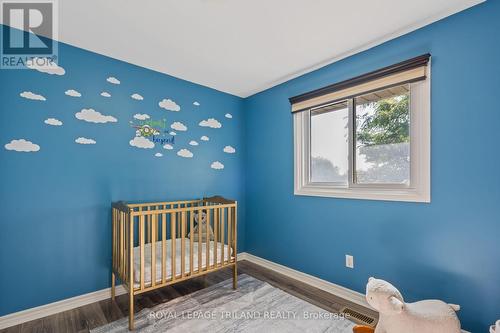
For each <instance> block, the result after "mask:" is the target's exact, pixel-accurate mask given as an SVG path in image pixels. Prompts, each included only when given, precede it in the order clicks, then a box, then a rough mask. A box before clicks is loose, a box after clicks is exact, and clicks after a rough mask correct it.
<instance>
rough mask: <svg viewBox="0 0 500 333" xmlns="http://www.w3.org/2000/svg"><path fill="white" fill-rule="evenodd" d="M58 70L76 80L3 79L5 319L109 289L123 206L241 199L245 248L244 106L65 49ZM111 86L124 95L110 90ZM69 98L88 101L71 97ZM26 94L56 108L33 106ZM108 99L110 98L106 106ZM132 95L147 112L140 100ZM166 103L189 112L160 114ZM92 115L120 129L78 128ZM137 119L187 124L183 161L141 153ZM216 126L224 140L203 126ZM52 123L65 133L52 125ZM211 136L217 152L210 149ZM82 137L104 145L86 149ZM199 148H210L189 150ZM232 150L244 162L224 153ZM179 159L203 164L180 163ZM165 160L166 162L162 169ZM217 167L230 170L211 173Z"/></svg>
mask: <svg viewBox="0 0 500 333" xmlns="http://www.w3.org/2000/svg"><path fill="white" fill-rule="evenodd" d="M59 59H60V63H59V64H60V65H61V66H62V67H63V68H64V69H65V71H66V74H65V75H62V76H58V75H49V74H45V73H41V72H39V71H36V70H0V86H1V89H0V101H1V106H0V108H1V112H0V143H1V145H0V171H1V173H0V184H1V185H0V202H1V209H0V244H1V245H0V316H1V315H5V314H7V313H11V312H15V311H19V310H23V309H26V308H31V307H34V306H38V305H41V304H46V303H50V302H54V301H58V300H61V299H65V298H68V297H72V296H76V295H80V294H84V293H88V292H91V291H95V290H100V289H103V288H106V287H108V286H109V285H110V264H111V243H110V240H111V233H110V231H111V224H110V223H111V222H110V221H111V220H110V219H111V217H110V211H111V208H110V205H111V202H112V201H116V200H130V201H137V200H140V201H149V200H169V199H174V200H175V199H185V198H200V197H202V196H208V195H214V194H220V195H223V196H226V197H230V198H235V199H237V200H239V201H240V202H239V208H240V209H239V211H240V215H241V216H240V221H239V227H240V229H239V235H240V242H239V245H240V247H243V246H244V243H243V242H244V239H245V237H244V234H243V233H244V221H243V217H244V202H243V200H242V199H243V198H244V195H243V194H244V192H243V191H244V183H243V159H244V141H243V139H244V132H243V129H244V128H243V114H242V99H240V98H238V97H235V96H231V95H228V94H224V93H221V92H218V91H215V90H212V89H209V88H206V87H202V86H199V85H195V84H192V83H189V82H186V81H183V80H179V79H176V78H173V77H170V76H167V75H164V74H160V73H157V72H154V71H150V70H146V69H143V68H140V67H137V66H133V65H130V64H127V63H124V62H120V61H117V60H114V59H111V58H107V57H104V56H101V55H97V54H95V53H91V52H87V51H84V50H81V49H78V48H75V47H72V46H68V45H65V44H59ZM109 76H115V77H117V78H118V79H119V80H120V81H121V84H119V85H113V84H111V83H108V82H107V81H106V78H107V77H109ZM68 89H75V90H77V91H79V92H80V93H81V94H82V97H79V98H78V97H70V96H66V95H65V93H64V92H65V91H66V90H68ZM23 91H32V92H34V93H37V94H41V95H43V96H44V97H45V98H46V101H36V100H29V99H24V98H22V97H20V96H19V94H20V93H21V92H23ZM102 91H107V92H109V93H110V94H111V97H110V98H106V97H102V96H100V93H101V92H102ZM132 93H139V94H141V95H142V96H143V97H144V100H142V101H138V100H134V99H132V98H130V95H131V94H132ZM164 98H170V99H172V100H174V101H175V102H176V103H177V104H178V105H180V107H181V110H180V111H179V112H172V111H167V110H165V109H162V108H160V107H159V106H158V102H159V101H161V100H162V99H164ZM194 101H198V102H199V103H200V104H201V105H200V106H194V105H193V102H194ZM82 108H93V109H95V110H97V111H99V112H101V113H102V114H104V115H111V116H113V117H115V118H117V119H118V122H116V123H104V124H95V123H90V122H85V121H82V120H78V119H76V117H75V113H77V112H79V111H80V110H81V109H82ZM136 113H146V114H149V115H150V116H151V119H154V120H158V119H159V120H161V119H163V118H165V119H166V121H167V124H168V125H170V124H171V123H172V122H174V121H181V122H182V123H184V124H185V125H186V126H187V127H188V130H187V131H186V132H179V131H177V133H178V135H177V136H176V142H175V145H174V147H175V149H174V150H168V151H167V150H165V149H162V147H161V145H159V144H156V147H155V148H154V149H140V148H136V147H132V146H131V145H130V144H129V141H130V140H131V139H133V138H134V137H135V129H134V128H132V127H131V126H130V124H129V121H135V120H134V119H133V115H134V114H136ZM226 113H231V114H232V115H233V118H232V119H228V118H226V117H225V114H226ZM210 117H213V118H216V119H217V120H218V121H219V122H220V123H222V128H219V129H214V128H207V127H201V126H199V125H198V123H199V122H200V121H201V120H204V119H208V118H210ZM47 118H57V119H58V120H60V121H62V122H63V125H62V126H49V125H46V124H45V123H44V120H46V119H47ZM136 122H137V121H136ZM202 135H207V136H209V138H210V141H208V142H204V141H201V140H200V137H201V136H202ZM78 137H86V138H91V139H94V140H95V141H96V142H97V143H96V144H95V145H80V144H77V143H75V139H76V138H78ZM13 139H26V140H29V141H32V142H33V143H35V144H37V145H39V146H40V150H39V151H38V152H31V153H23V152H16V151H9V150H6V149H5V148H4V145H5V144H8V143H9V142H11V140H13ZM193 139H194V140H196V141H198V142H199V146H190V145H188V142H189V141H190V140H193ZM226 145H231V146H232V147H234V148H236V153H235V154H226V153H224V152H223V148H224V147H225V146H226ZM180 148H188V149H189V150H190V151H191V152H193V153H194V157H193V158H182V157H179V156H177V155H176V152H177V151H178V150H179V149H180ZM157 152H161V153H163V157H155V156H154V154H155V153H157ZM216 160H218V161H220V162H222V163H223V164H224V166H225V168H224V169H223V170H214V169H212V168H210V165H211V163H212V162H214V161H216Z"/></svg>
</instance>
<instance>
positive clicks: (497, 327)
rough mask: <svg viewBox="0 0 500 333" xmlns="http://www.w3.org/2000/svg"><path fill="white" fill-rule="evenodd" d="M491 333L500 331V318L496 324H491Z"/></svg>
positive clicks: (499, 332)
mask: <svg viewBox="0 0 500 333" xmlns="http://www.w3.org/2000/svg"><path fill="white" fill-rule="evenodd" d="M490 333H500V320H497V322H496V323H495V325H491V326H490Z"/></svg>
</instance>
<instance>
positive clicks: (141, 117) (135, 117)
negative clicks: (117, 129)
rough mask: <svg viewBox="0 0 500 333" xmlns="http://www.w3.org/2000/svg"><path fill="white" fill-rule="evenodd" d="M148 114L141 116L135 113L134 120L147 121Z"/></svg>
mask: <svg viewBox="0 0 500 333" xmlns="http://www.w3.org/2000/svg"><path fill="white" fill-rule="evenodd" d="M149 118H150V117H149V114H146V113H143V114H140V113H136V114H134V119H137V120H146V119H149Z"/></svg>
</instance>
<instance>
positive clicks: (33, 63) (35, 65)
mask: <svg viewBox="0 0 500 333" xmlns="http://www.w3.org/2000/svg"><path fill="white" fill-rule="evenodd" d="M26 67H28V68H29V69H34V70H37V71H39V72H42V73H47V74H50V75H54V74H55V75H64V74H65V73H66V71H65V70H64V68H62V67H61V66H58V65H57V64H56V63H55V62H53V61H51V60H50V59H47V58H37V57H35V58H33V59H30V60H28V61H27V63H26Z"/></svg>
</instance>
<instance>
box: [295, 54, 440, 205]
mask: <svg viewBox="0 0 500 333" xmlns="http://www.w3.org/2000/svg"><path fill="white" fill-rule="evenodd" d="M430 68H431V66H430V62H429V64H428V66H427V69H426V70H427V73H426V79H425V80H423V81H419V82H415V83H410V185H409V186H406V185H401V184H366V185H365V184H354V183H353V176H352V175H353V172H352V169H353V153H354V151H353V114H352V112H349V122H348V127H349V135H348V144H349V146H348V152H349V153H348V161H349V171H348V179H349V180H348V183H347V184H338V183H313V182H310V181H309V178H310V170H309V168H310V138H311V136H310V128H311V127H310V112H311V111H310V110H306V111H302V112H295V113H294V114H293V125H294V126H293V128H294V178H295V179H294V194H295V195H307V196H319V197H333V198H349V199H368V200H389V201H409V202H430V201H431V77H430V72H431V70H430ZM349 103H350V104H352V102H349ZM349 109H350V110H352V105H350V108H349Z"/></svg>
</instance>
